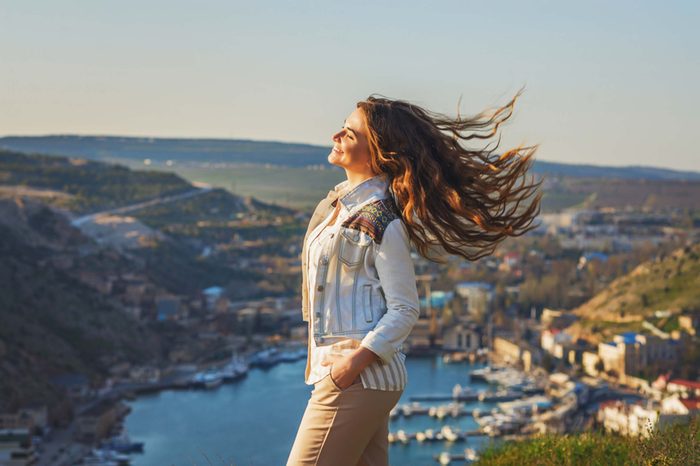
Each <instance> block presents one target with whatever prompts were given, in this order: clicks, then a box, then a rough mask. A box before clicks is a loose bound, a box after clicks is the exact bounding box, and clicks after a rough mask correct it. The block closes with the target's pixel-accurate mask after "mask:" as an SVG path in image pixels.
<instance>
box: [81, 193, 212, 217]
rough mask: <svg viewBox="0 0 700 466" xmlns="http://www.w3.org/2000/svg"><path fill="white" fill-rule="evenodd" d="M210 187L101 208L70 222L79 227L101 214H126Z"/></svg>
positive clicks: (175, 199) (178, 198)
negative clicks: (101, 209)
mask: <svg viewBox="0 0 700 466" xmlns="http://www.w3.org/2000/svg"><path fill="white" fill-rule="evenodd" d="M212 189H214V188H212V187H211V186H203V187H199V188H196V189H194V190H192V191H188V192H186V193H181V194H174V195H172V196H163V197H157V198H155V199H151V200H149V201H144V202H139V203H137V204H132V205H128V206H123V207H117V208H115V209H109V210H103V211H102V212H95V213H93V214H90V215H83V216H82V217H77V218H75V219H73V220H71V224H72V225H73V226H74V227H79V226H80V225H82V224H83V223H86V222H90V221H93V220H95V218H97V217H100V216H102V215H121V214H126V213H129V212H133V211H135V210H139V209H143V208H144V207H150V206H152V205H156V204H164V203H166V202H173V201H179V200H182V199H187V198H188V197H192V196H199V195H201V194H206V193H208V192H210V191H211V190H212Z"/></svg>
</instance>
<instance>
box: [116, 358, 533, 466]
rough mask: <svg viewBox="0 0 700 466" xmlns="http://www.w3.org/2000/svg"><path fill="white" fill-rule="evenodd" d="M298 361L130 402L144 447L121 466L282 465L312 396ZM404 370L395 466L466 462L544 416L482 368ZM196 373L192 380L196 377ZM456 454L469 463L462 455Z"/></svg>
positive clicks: (133, 430) (436, 365) (426, 363)
mask: <svg viewBox="0 0 700 466" xmlns="http://www.w3.org/2000/svg"><path fill="white" fill-rule="evenodd" d="M293 354H294V353H293V352H290V354H288V355H287V359H293V357H292V355H293ZM300 355H301V353H298V354H297V359H296V361H293V362H287V363H281V362H285V361H284V359H285V358H280V357H279V354H278V352H274V351H265V352H261V353H257V356H256V358H257V361H258V362H256V363H255V364H253V363H251V364H249V366H248V367H249V370H248V371H247V373H246V376H245V377H242V378H239V379H237V382H236V383H232V384H226V383H223V382H222V383H221V384H220V385H217V386H212V387H210V388H208V389H207V388H206V385H198V386H194V385H193V386H191V388H199V390H196V389H188V390H181V389H180V390H167V391H163V392H160V393H157V394H148V395H146V396H139V397H137V398H136V399H135V400H133V401H131V402H130V403H129V404H130V407H131V408H132V409H133V411H132V413H131V414H130V415H129V416H128V417H127V418H126V420H125V427H126V428H127V429H128V431H129V432H130V434H131V436H132V437H133V438H134V439H137V440H138V441H143V442H144V444H145V447H144V452H143V454H136V455H131V464H133V465H136V466H139V465H141V466H146V465H160V464H173V465H180V464H182V465H187V464H192V463H193V462H194V463H198V462H203V463H204V464H206V460H205V459H204V458H205V457H204V455H205V454H206V457H208V458H217V461H218V458H221V459H222V460H223V461H224V462H226V464H229V463H239V462H240V461H244V462H245V464H251V465H267V464H284V461H285V460H286V455H287V454H288V453H289V449H290V448H291V444H292V442H293V440H294V436H295V435H296V429H297V427H298V423H299V420H300V419H301V416H302V414H303V412H304V408H305V406H306V402H307V401H308V397H309V392H310V390H311V388H312V387H309V386H306V385H305V384H304V382H303V371H304V365H305V360H304V359H303V358H299V356H300ZM249 361H252V359H251V360H249ZM271 361H277V362H276V363H274V364H272V363H271ZM407 367H408V374H409V383H408V386H407V388H406V391H405V392H404V394H403V396H402V398H401V400H400V401H399V403H398V404H397V406H396V407H395V408H394V410H392V413H391V415H390V418H391V422H390V434H389V441H390V457H391V459H392V463H395V464H403V465H412V464H420V465H425V464H438V463H441V464H448V463H446V462H445V461H447V460H448V459H449V460H450V461H451V462H453V463H455V464H460V462H462V463H464V462H468V461H470V460H469V459H468V456H469V457H475V455H476V452H478V451H479V449H480V448H482V447H483V445H486V444H488V443H489V442H493V441H499V440H498V439H499V438H500V437H501V436H503V435H512V434H514V433H517V429H518V428H521V427H522V426H523V425H524V423H523V422H521V421H519V419H523V418H524V417H525V416H527V413H528V412H538V411H539V412H541V411H543V410H544V409H545V403H544V401H545V400H544V399H543V398H542V397H537V396H536V395H534V396H533V395H532V394H530V393H526V392H525V391H524V390H522V389H521V390H519V391H517V392H515V391H512V390H511V391H509V390H503V389H500V388H499V383H498V381H493V382H491V383H489V382H487V381H486V380H480V379H479V378H478V377H477V378H476V379H475V378H472V377H470V373H471V372H473V371H475V370H480V369H482V368H484V367H485V366H484V365H483V364H476V365H473V364H471V363H469V362H468V361H466V360H465V361H460V362H455V361H449V362H445V361H443V359H442V357H440V356H439V355H436V356H433V357H427V358H411V357H409V358H408V359H407ZM198 374H199V378H202V377H203V376H204V375H205V374H206V371H201V372H199V373H198ZM193 375H196V374H193ZM502 377H503V376H502ZM510 377H514V375H513V374H511V376H510ZM492 380H493V379H492ZM513 382H516V381H513ZM524 382H526V383H534V382H533V381H531V380H525V381H524ZM441 401H445V402H444V403H443V402H441ZM504 403H515V404H512V405H508V404H504ZM518 403H519V404H518ZM535 406H536V408H535ZM185 420H186V421H185ZM271 440H273V441H271ZM465 448H466V449H467V450H470V451H471V452H472V453H473V455H465Z"/></svg>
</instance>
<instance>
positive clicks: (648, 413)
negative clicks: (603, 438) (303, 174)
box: [597, 400, 688, 437]
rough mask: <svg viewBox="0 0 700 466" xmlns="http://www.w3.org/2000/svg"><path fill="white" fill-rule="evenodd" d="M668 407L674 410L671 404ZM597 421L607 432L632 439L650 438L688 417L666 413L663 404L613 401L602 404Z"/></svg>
mask: <svg viewBox="0 0 700 466" xmlns="http://www.w3.org/2000/svg"><path fill="white" fill-rule="evenodd" d="M666 406H667V408H669V409H671V408H672V406H671V405H670V404H667V405H666ZM597 419H598V422H600V423H601V424H602V425H603V427H604V428H605V430H606V431H607V432H615V433H617V434H620V435H625V436H630V437H638V436H642V437H649V435H650V434H651V433H652V432H653V431H654V430H656V429H659V428H664V427H666V426H668V425H672V424H676V423H683V422H687V420H688V416H687V415H684V414H677V413H676V412H673V411H666V410H664V405H663V404H662V405H658V404H653V403H652V402H648V403H647V404H646V405H642V404H639V403H634V404H627V403H625V402H623V401H620V400H612V401H606V402H603V403H601V404H600V406H599V408H598V414H597Z"/></svg>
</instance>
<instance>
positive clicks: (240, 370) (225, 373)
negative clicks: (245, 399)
mask: <svg viewBox="0 0 700 466" xmlns="http://www.w3.org/2000/svg"><path fill="white" fill-rule="evenodd" d="M247 374H248V364H247V363H246V362H245V360H244V359H243V358H241V357H240V356H238V355H236V354H233V355H232V356H231V360H230V361H229V362H228V364H226V365H225V366H224V367H222V368H221V375H222V378H223V381H224V382H232V381H234V380H238V379H241V378H243V377H245V376H246V375H247Z"/></svg>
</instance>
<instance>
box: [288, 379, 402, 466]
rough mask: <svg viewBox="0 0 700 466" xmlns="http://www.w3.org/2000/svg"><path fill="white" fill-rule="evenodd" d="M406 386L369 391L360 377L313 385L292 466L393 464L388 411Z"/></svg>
mask: <svg viewBox="0 0 700 466" xmlns="http://www.w3.org/2000/svg"><path fill="white" fill-rule="evenodd" d="M401 393H403V392H402V391H385V390H370V389H366V388H364V387H363V386H362V382H361V381H360V380H359V378H358V379H356V380H355V382H354V383H353V384H352V385H351V386H349V387H348V388H346V389H343V390H341V389H340V388H338V387H337V386H336V385H335V383H334V382H333V380H332V379H331V377H330V375H328V376H326V377H324V378H323V379H321V380H320V381H319V382H318V383H316V384H314V389H313V390H312V391H311V398H310V399H309V402H308V404H307V405H306V411H305V412H304V416H303V418H302V419H301V424H300V425H299V430H298V431H297V436H296V439H295V440H294V445H293V446H292V450H291V452H290V453H289V458H288V459H287V466H298V465H319V466H325V465H329V466H345V465H347V466H356V465H363V466H365V465H366V466H388V464H389V441H388V439H387V436H388V434H389V411H391V409H392V408H393V407H394V406H395V405H396V403H397V402H398V401H399V398H400V397H401Z"/></svg>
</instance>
